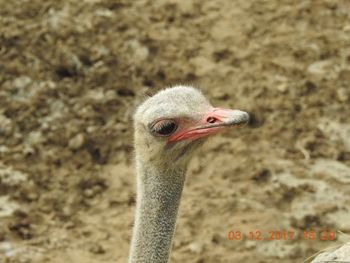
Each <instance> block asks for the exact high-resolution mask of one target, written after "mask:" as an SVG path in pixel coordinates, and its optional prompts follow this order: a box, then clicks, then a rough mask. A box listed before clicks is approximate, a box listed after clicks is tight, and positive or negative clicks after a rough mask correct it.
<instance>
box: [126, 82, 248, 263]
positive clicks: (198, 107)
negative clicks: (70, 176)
mask: <svg viewBox="0 0 350 263" xmlns="http://www.w3.org/2000/svg"><path fill="white" fill-rule="evenodd" d="M248 121H249V114H248V113H247V112H244V111H240V110H231V109H223V108H216V107H213V106H212V105H211V104H210V102H209V101H208V99H207V98H206V97H205V96H204V95H203V93H202V92H201V91H200V90H199V89H197V88H194V87H192V86H184V85H177V86H174V87H170V88H165V89H163V90H161V91H159V92H158V93H156V94H155V95H154V96H152V97H149V98H147V99H146V100H145V101H144V102H142V103H141V105H139V106H138V107H137V109H136V111H135V113H134V152H135V167H136V168H135V170H136V211H135V219H134V227H133V231H132V237H131V245H130V251H129V259H128V262H129V263H167V262H169V257H170V252H171V245H172V240H173V236H174V230H175V225H176V218H177V213H178V208H179V204H180V200H181V195H182V191H183V187H184V181H185V177H186V176H185V175H186V170H187V166H188V163H189V161H190V159H191V157H192V156H193V155H194V154H195V153H196V152H197V151H198V149H200V147H201V145H203V143H204V142H205V141H206V139H207V138H208V136H210V135H213V134H216V133H218V132H221V131H223V130H226V129H227V128H228V127H241V126H244V125H245V124H247V123H248Z"/></svg>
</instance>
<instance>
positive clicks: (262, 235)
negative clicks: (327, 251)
mask: <svg viewBox="0 0 350 263" xmlns="http://www.w3.org/2000/svg"><path fill="white" fill-rule="evenodd" d="M336 238H337V236H336V231H332V230H320V231H315V230H304V231H299V232H297V231H295V230H267V231H262V230H252V231H244V232H243V231H239V230H231V231H229V232H228V234H227V239H228V240H237V241H239V240H244V239H248V240H256V241H260V240H267V241H271V240H311V241H312V240H319V241H333V240H336Z"/></svg>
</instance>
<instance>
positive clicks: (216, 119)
mask: <svg viewBox="0 0 350 263" xmlns="http://www.w3.org/2000/svg"><path fill="white" fill-rule="evenodd" d="M248 121H249V115H248V113H246V112H244V111H240V110H230V109H221V108H212V109H210V111H208V112H206V113H205V114H204V115H203V118H202V119H201V120H200V121H199V123H198V124H197V125H195V126H194V127H189V128H187V129H185V130H182V131H180V132H177V133H175V134H173V135H172V136H170V137H169V139H168V142H176V141H181V140H186V139H189V140H195V139H198V138H201V137H205V136H208V135H210V134H214V133H217V132H219V131H222V130H224V129H225V128H226V127H232V126H239V127H240V126H244V125H245V124H247V123H248Z"/></svg>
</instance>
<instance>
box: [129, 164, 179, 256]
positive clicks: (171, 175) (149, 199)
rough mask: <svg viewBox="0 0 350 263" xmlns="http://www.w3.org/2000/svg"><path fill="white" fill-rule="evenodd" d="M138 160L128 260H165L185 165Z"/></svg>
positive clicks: (173, 227)
mask: <svg viewBox="0 0 350 263" xmlns="http://www.w3.org/2000/svg"><path fill="white" fill-rule="evenodd" d="M136 161H137V165H136V166H137V201H136V215H135V226H134V232H133V237H132V241H131V250H130V257H129V263H136V262H137V263H167V262H168V260H169V254H170V250H171V244H172V239H173V235H174V230H175V223H176V217H177V212H178V208H179V204H180V199H181V194H182V189H183V185H184V181H185V170H186V168H177V169H175V168H169V167H167V168H164V167H163V168H159V167H154V166H151V165H146V164H145V163H142V162H141V161H139V160H136Z"/></svg>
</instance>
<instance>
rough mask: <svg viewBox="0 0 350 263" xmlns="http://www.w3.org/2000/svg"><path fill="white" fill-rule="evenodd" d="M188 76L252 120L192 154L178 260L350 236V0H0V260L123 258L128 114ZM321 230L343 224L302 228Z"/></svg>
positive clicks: (267, 251) (128, 203)
mask: <svg viewBox="0 0 350 263" xmlns="http://www.w3.org/2000/svg"><path fill="white" fill-rule="evenodd" d="M180 83H181V84H191V85H194V86H197V87H200V88H201V89H202V90H203V92H204V93H205V94H206V95H207V96H208V97H209V98H210V100H211V102H212V103H213V104H214V105H215V106H221V107H233V108H238V109H241V110H245V111H249V112H251V113H252V122H251V124H250V127H248V128H244V129H240V130H231V131H229V132H227V133H224V134H222V135H220V136H217V137H215V138H212V140H210V141H209V142H208V143H207V144H206V145H205V147H204V148H203V149H202V150H201V152H200V153H199V155H198V156H196V157H195V158H194V159H193V161H192V163H191V165H190V168H189V172H188V176H187V181H186V186H185V189H184V196H183V199H182V203H181V208H180V213H179V219H178V225H177V230H176V236H175V240H174V246H173V253H172V256H171V258H172V262H174V263H175V262H195V263H211V262H215V263H218V262H227V263H231V262H242V261H244V262H272V263H274V262H281V260H283V262H287V263H288V262H303V260H305V259H307V258H308V257H309V256H311V255H313V254H314V253H315V252H317V251H319V250H321V249H323V248H326V247H329V246H335V245H337V244H341V243H342V242H345V241H346V240H349V239H350V238H349V236H348V235H346V233H348V234H349V233H350V213H349V205H350V190H349V189H350V188H349V183H350V123H349V115H350V87H349V83H350V3H349V1H347V0H338V1H337V0H334V1H333V0H313V1H312V0H300V1H294V0H289V1H288V0H283V1H280V0H264V1H263V0H257V1H253V0H250V1H247V0H234V1H230V0H218V1H200V0H192V1H188V0H178V1H175V0H168V1H165V0H164V1H161V0H156V1H151V0H138V1H131V0H81V1H74V0H62V1H54V0H47V1H40V0H30V1H29V0H17V1H6V0H0V262H15V263H30V262H33V263H42V262H49V263H50V262H53V263H63V262H84V263H90V262H91V263H96V262H108V263H109V262H114V263H116V262H117V263H122V262H126V260H127V255H128V249H129V242H130V236H131V228H132V224H133V213H134V206H135V186H134V183H135V179H134V172H133V141H132V134H133V129H132V114H133V111H134V109H135V107H136V106H137V104H138V103H140V102H141V101H142V100H143V99H144V98H145V96H146V95H145V94H154V93H155V92H156V91H157V90H159V89H162V88H164V87H167V86H171V85H175V84H180ZM324 229H328V230H330V231H337V230H340V231H342V232H343V233H345V234H344V235H342V234H338V236H337V238H336V240H335V241H321V240H319V238H316V239H315V240H304V239H303V231H311V230H315V231H321V230H324ZM232 230H234V231H241V232H242V233H243V234H245V233H248V232H249V231H253V232H255V231H261V232H262V233H263V234H264V235H267V234H268V231H270V230H272V231H279V230H286V231H295V233H296V236H295V238H294V239H293V240H275V241H259V240H249V239H248V238H244V239H243V240H239V241H237V240H228V233H229V231H232ZM344 239H345V241H344Z"/></svg>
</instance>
